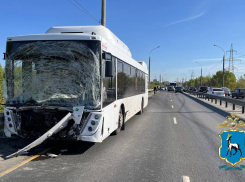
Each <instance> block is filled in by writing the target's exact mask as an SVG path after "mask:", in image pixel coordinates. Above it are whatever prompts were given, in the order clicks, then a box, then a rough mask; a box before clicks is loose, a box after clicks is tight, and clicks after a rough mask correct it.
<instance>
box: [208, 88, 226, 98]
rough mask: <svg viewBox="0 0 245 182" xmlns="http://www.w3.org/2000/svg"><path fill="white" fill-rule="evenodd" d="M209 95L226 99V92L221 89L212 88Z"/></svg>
mask: <svg viewBox="0 0 245 182" xmlns="http://www.w3.org/2000/svg"><path fill="white" fill-rule="evenodd" d="M207 94H210V95H215V96H221V97H225V92H224V90H222V89H221V88H210V89H209V91H208V92H207Z"/></svg>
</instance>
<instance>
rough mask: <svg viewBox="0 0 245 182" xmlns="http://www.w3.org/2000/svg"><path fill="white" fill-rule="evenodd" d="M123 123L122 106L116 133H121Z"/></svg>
mask: <svg viewBox="0 0 245 182" xmlns="http://www.w3.org/2000/svg"><path fill="white" fill-rule="evenodd" d="M123 124H124V123H123V112H122V108H120V111H119V115H118V128H117V129H116V131H115V134H116V135H118V134H119V133H120V131H121V128H122V126H123Z"/></svg>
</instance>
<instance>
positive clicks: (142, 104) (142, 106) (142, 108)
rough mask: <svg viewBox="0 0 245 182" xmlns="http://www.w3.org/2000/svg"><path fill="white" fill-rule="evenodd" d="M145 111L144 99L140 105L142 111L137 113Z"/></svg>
mask: <svg viewBox="0 0 245 182" xmlns="http://www.w3.org/2000/svg"><path fill="white" fill-rule="evenodd" d="M143 112H144V100H143V99H142V101H141V105H140V111H139V112H138V113H137V114H138V115H141V114H142V113H143Z"/></svg>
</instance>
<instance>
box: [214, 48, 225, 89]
mask: <svg viewBox="0 0 245 182" xmlns="http://www.w3.org/2000/svg"><path fill="white" fill-rule="evenodd" d="M214 46H216V47H218V48H220V49H222V50H223V52H224V56H223V75H222V87H225V51H224V49H223V48H222V47H219V46H217V45H215V44H214Z"/></svg>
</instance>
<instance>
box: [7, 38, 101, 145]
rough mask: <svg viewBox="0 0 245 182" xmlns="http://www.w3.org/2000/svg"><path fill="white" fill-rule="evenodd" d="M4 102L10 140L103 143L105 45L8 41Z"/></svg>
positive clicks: (50, 41)
mask: <svg viewBox="0 0 245 182" xmlns="http://www.w3.org/2000/svg"><path fill="white" fill-rule="evenodd" d="M5 97H6V98H7V101H6V107H5V109H4V117H5V125H4V132H5V135H6V136H7V137H11V136H12V135H18V136H21V137H23V138H26V137H35V138H40V137H43V138H44V139H46V138H49V137H52V138H54V139H57V138H58V139H60V138H62V139H72V140H73V139H74V140H84V141H93V142H101V138H100V137H92V135H93V136H94V135H96V132H97V130H98V128H100V127H101V125H102V124H101V123H102V122H101V121H102V118H103V117H102V112H100V111H101V42H100V41H99V40H45V41H44V40H35V41H33V40H31V41H29V40H25V41H13V40H8V41H7V48H6V64H5ZM45 134H46V135H45ZM37 143H38V142H37Z"/></svg>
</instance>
